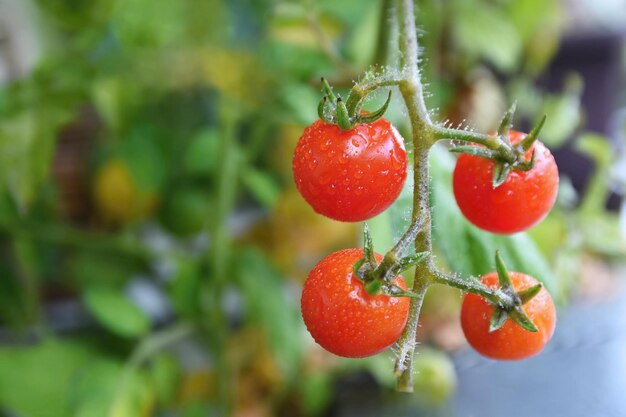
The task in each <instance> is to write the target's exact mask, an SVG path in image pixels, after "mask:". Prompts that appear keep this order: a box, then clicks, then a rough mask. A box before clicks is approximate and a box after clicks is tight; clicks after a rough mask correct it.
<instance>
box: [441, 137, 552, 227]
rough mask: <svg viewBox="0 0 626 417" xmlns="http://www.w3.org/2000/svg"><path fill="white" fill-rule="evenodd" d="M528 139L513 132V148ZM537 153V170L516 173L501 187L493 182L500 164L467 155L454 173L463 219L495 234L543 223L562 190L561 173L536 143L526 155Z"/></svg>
mask: <svg viewBox="0 0 626 417" xmlns="http://www.w3.org/2000/svg"><path fill="white" fill-rule="evenodd" d="M525 136H526V135H525V134H523V133H521V132H516V131H510V133H509V140H510V142H511V144H512V145H516V144H518V143H520V142H521V141H522V140H523V139H524V137H525ZM533 152H534V166H533V167H532V168H531V169H529V170H528V171H518V170H514V171H513V172H511V173H510V174H509V175H508V177H507V178H506V180H505V181H504V182H503V183H502V184H501V185H500V186H498V187H494V186H493V183H492V178H493V175H494V168H495V166H496V163H495V162H494V161H492V160H490V159H487V158H482V157H480V156H476V155H469V154H463V155H461V156H460V157H459V159H458V160H457V163H456V167H455V169H454V176H453V188H454V196H455V198H456V201H457V204H458V206H459V208H460V209H461V212H463V215H464V216H465V217H466V218H467V219H468V220H469V221H470V222H472V223H473V224H474V225H475V226H477V227H479V228H481V229H484V230H487V231H490V232H493V233H503V234H508V233H516V232H521V231H523V230H526V229H528V228H530V227H532V226H534V225H535V224H537V223H539V222H540V221H541V220H543V218H544V217H545V216H546V215H547V214H548V212H549V211H550V209H551V208H552V206H553V205H554V202H555V200H556V195H557V191H558V187H559V173H558V169H557V167H556V163H555V161H554V157H553V156H552V154H551V153H550V150H548V148H546V147H545V146H544V145H543V143H541V142H539V141H536V142H535V143H534V144H533V146H532V148H530V149H529V150H528V151H527V152H526V153H525V157H526V158H527V159H530V158H531V155H532V154H533Z"/></svg>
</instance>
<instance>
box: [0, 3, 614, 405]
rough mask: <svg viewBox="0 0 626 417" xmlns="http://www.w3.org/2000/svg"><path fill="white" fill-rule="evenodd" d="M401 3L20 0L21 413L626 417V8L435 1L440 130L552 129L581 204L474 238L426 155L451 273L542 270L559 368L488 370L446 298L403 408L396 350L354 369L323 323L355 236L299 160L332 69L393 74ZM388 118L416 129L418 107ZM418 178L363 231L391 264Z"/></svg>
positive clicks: (6, 92) (426, 10) (12, 264)
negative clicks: (323, 284)
mask: <svg viewBox="0 0 626 417" xmlns="http://www.w3.org/2000/svg"><path fill="white" fill-rule="evenodd" d="M388 3H390V1H388V0H379V1H369V2H363V1H359V0H320V1H313V0H310V1H306V0H303V1H290V2H288V1H278V0H256V1H252V0H249V1H245V0H231V1H225V0H222V1H220V0H204V1H198V0H177V1H167V0H158V1H157V0H0V416H2V417H64V416H80V417H92V416H93V417H99V416H106V417H135V416H138V417H148V416H181V417H203V416H236V417H266V416H289V417H298V416H370V415H371V416H409V415H410V416H467V417H469V416H487V417H489V416H499V415H504V414H507V415H509V416H517V415H529V414H530V415H536V416H539V415H551V416H561V415H562V416H570V417H571V416H596V415H602V416H618V415H624V413H625V410H626V400H625V399H624V398H623V392H624V390H626V295H624V291H623V283H622V281H621V280H620V275H624V274H623V272H624V267H623V265H624V261H625V260H626V240H625V238H626V204H622V198H621V196H622V194H623V193H624V192H625V191H626V156H625V155H626V154H625V152H626V107H624V106H626V88H625V87H626V86H625V84H624V74H625V64H626V59H625V58H624V39H625V37H626V23H625V22H626V2H625V1H624V0H603V1H594V0H568V1H559V0H417V1H416V5H417V9H418V16H417V21H418V25H419V27H420V28H421V29H422V30H423V32H422V36H421V38H420V40H421V43H422V46H423V58H422V61H421V64H422V68H423V75H424V78H425V81H426V82H427V88H426V89H427V91H428V93H429V95H428V105H429V108H431V109H432V110H433V117H434V118H435V119H436V120H439V121H446V122H447V123H450V124H452V125H454V126H457V125H458V126H461V127H468V128H473V129H477V130H481V131H489V130H493V129H494V128H495V127H496V126H497V124H498V121H499V119H500V117H501V115H502V114H503V112H504V110H505V109H506V108H507V107H508V106H509V105H510V103H511V102H512V101H513V100H517V103H518V112H517V116H516V117H517V119H516V122H515V126H516V127H517V128H518V129H520V130H524V129H526V130H527V129H528V128H529V126H532V124H533V123H534V122H536V121H537V120H538V119H539V118H540V117H541V116H542V115H543V114H547V115H548V121H547V124H546V126H545V128H544V130H543V134H542V140H543V141H544V142H545V143H546V144H547V145H548V146H549V147H551V149H552V150H553V152H554V154H555V156H556V158H557V163H558V165H559V167H560V169H561V187H560V193H559V199H558V202H557V205H556V207H555V209H554V210H553V211H552V213H551V214H550V215H549V217H548V218H547V219H546V220H545V221H544V222H543V223H541V224H540V225H539V226H537V227H535V228H533V229H531V230H530V231H529V232H528V233H523V234H517V235H513V236H510V237H503V236H493V235H489V234H487V233H483V232H481V231H479V230H477V229H475V228H474V227H472V226H470V225H469V224H468V223H467V222H466V221H465V220H464V219H463V218H462V216H461V214H460V212H459V210H458V209H457V207H456V205H455V203H454V198H453V196H452V191H451V181H450V179H451V170H452V168H453V166H454V159H453V157H452V156H450V155H448V153H447V152H446V151H445V147H444V146H437V147H436V148H435V149H434V150H433V154H432V160H431V164H432V201H433V207H434V213H433V216H434V238H435V251H436V253H437V260H438V262H439V263H440V266H441V268H444V269H446V270H449V271H457V272H462V273H464V274H475V275H478V274H482V273H485V272H488V271H491V270H493V269H494V266H493V264H492V262H493V261H492V257H493V253H494V251H495V249H496V248H499V249H501V250H502V251H503V255H504V259H505V261H506V262H507V264H508V266H509V268H510V269H511V270H520V271H524V272H527V273H529V274H531V275H534V276H536V277H537V278H539V279H540V280H542V281H543V282H544V283H545V285H546V287H547V288H548V289H549V290H550V291H551V293H552V294H553V296H554V298H555V299H556V300H557V302H558V303H559V306H560V323H559V324H558V326H557V327H558V329H557V334H556V335H555V338H554V340H553V341H552V342H551V344H550V345H548V347H547V349H546V351H545V352H544V353H543V354H542V355H540V356H539V357H536V358H533V359H531V360H529V361H525V362H523V363H495V362H491V361H489V360H486V359H481V358H480V357H478V356H477V355H476V354H475V353H473V352H471V351H470V350H469V349H468V348H467V346H466V344H465V341H464V339H463V335H462V333H461V331H460V325H459V321H458V311H459V305H460V301H461V296H460V293H459V292H458V291H457V290H453V289H448V288H442V287H433V288H432V289H431V290H430V291H429V293H428V297H427V300H426V304H425V308H424V313H423V316H422V320H421V327H420V330H419V332H418V333H419V338H420V342H421V346H420V349H419V350H420V353H419V355H418V356H417V357H416V361H415V362H416V375H415V391H416V393H415V394H414V395H410V396H409V395H400V394H397V393H394V391H393V387H394V378H393V375H392V356H391V353H383V354H380V355H377V356H375V357H371V358H367V359H359V360H355V359H350V360H348V359H341V358H338V357H335V356H333V355H331V354H328V353H326V352H324V351H323V350H322V349H321V348H319V347H318V346H317V345H315V343H314V342H313V341H312V339H311V337H310V336H309V335H308V333H307V332H306V329H305V328H304V325H303V323H302V319H301V317H300V311H299V295H300V291H301V286H302V282H303V280H304V279H305V278H306V274H307V273H308V271H309V269H310V268H311V267H312V266H313V265H314V264H315V263H316V262H317V261H318V260H319V259H321V258H322V257H323V256H325V255H326V254H328V253H330V252H332V251H334V250H337V249H340V248H345V247H354V246H356V245H360V244H361V243H360V232H361V225H360V224H346V223H339V222H334V221H331V220H328V219H326V218H323V217H321V216H318V215H316V214H315V213H314V212H313V211H312V210H311V209H310V208H309V207H308V206H307V205H306V203H305V202H304V201H303V200H302V198H301V197H300V196H299V194H298V193H297V191H296V189H295V186H294V184H293V181H292V177H291V153H292V151H293V149H294V147H295V144H296V142H297V140H298V137H299V135H300V133H301V131H302V129H303V128H304V127H305V126H306V125H308V124H310V123H311V122H313V121H314V120H315V119H316V117H317V116H316V108H317V103H318V100H319V99H320V97H321V93H320V85H319V78H320V76H325V77H327V78H329V79H330V81H331V83H332V84H333V85H334V86H335V87H336V88H337V89H338V90H339V91H342V92H345V91H347V90H348V89H349V88H350V87H351V85H352V82H353V80H355V79H358V77H359V76H361V75H362V74H363V73H364V72H365V71H368V70H369V69H370V68H371V67H372V66H378V68H380V67H381V66H384V65H385V64H386V63H388V62H393V61H394V54H395V53H397V48H396V47H395V46H394V45H392V44H390V39H391V40H393V38H394V34H393V31H391V32H392V33H391V35H389V31H387V30H386V29H387V27H388V25H389V22H390V20H389V16H388V15H387V14H386V12H385V10H386V7H387V6H388ZM385 96H386V93H384V92H381V93H380V94H378V95H375V96H374V97H373V98H372V99H371V100H370V105H371V108H376V106H377V105H379V104H380V102H381V100H382V99H384V98H385ZM386 117H388V118H389V119H390V120H391V121H392V122H393V123H394V124H395V125H396V126H398V128H399V129H400V131H401V132H402V133H403V134H404V136H405V137H408V133H407V132H408V128H409V126H408V125H407V122H408V120H407V117H406V113H405V110H404V109H403V106H402V103H401V102H400V100H399V94H395V98H394V101H393V102H392V105H391V107H390V109H389V111H388V113H387V116H386ZM407 145H408V144H407ZM409 178H410V176H409ZM410 186H411V184H410V183H409V184H407V186H406V190H405V191H406V192H403V194H402V196H401V197H400V198H399V200H398V201H397V202H396V203H395V204H394V205H393V206H392V208H391V209H390V210H389V211H387V212H386V213H383V214H382V215H380V216H379V217H377V218H375V219H373V220H372V221H371V222H369V226H370V229H371V230H372V233H373V236H374V244H375V246H376V248H377V250H378V251H379V252H384V251H385V250H387V249H388V248H390V247H391V246H392V244H393V241H394V238H395V237H397V236H399V234H400V233H401V232H402V231H403V230H404V228H405V227H406V226H407V221H408V213H409V211H410V204H411V196H410ZM620 271H621V272H620ZM407 275H410V274H407Z"/></svg>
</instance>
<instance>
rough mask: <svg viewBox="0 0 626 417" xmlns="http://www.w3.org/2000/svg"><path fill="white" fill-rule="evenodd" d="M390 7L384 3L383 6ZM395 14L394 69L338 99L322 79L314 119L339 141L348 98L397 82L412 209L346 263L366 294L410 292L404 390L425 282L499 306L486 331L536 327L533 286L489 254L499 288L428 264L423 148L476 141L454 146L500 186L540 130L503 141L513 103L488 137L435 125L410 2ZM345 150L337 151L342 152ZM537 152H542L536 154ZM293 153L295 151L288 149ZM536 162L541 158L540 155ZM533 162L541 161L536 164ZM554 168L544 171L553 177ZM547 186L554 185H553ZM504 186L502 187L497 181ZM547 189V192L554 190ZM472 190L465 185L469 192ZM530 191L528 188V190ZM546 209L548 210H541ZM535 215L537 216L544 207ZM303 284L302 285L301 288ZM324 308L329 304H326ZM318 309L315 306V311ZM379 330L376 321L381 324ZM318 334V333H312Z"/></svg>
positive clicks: (401, 377)
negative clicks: (409, 277) (384, 238)
mask: <svg viewBox="0 0 626 417" xmlns="http://www.w3.org/2000/svg"><path fill="white" fill-rule="evenodd" d="M387 6H388V7H390V4H387ZM395 7H396V8H397V13H395V14H392V16H391V17H390V18H391V21H392V22H393V23H392V24H390V25H389V29H388V30H390V31H391V30H392V29H393V27H394V25H397V26H398V27H399V50H400V57H399V58H400V62H399V64H398V67H397V68H396V69H391V68H384V69H383V70H382V71H381V72H380V73H375V72H370V73H368V74H367V75H366V76H365V77H363V78H362V79H361V80H360V81H358V82H357V83H356V84H355V85H354V87H353V88H352V89H351V90H350V94H349V96H348V98H347V99H346V102H345V104H344V102H343V101H342V100H341V98H336V97H335V95H334V93H333V92H332V91H331V90H330V88H329V87H328V86H327V85H326V84H325V85H324V91H325V93H326V95H325V97H324V98H323V99H322V101H321V102H320V105H319V109H320V111H319V113H320V117H321V118H322V119H324V120H325V121H326V122H334V123H337V125H338V126H339V127H340V128H341V129H343V130H347V131H348V132H347V134H346V138H349V135H348V134H349V133H350V132H351V129H353V128H354V126H355V125H356V124H357V123H359V122H360V121H363V120H360V119H359V118H360V117H361V114H360V112H358V111H354V110H353V109H354V107H355V106H354V103H362V102H363V101H364V99H365V98H366V97H367V96H368V95H369V94H370V93H372V92H374V91H376V90H378V89H380V88H382V87H389V86H397V87H398V89H399V91H400V93H401V94H402V98H403V100H404V103H405V105H406V109H407V112H408V117H409V119H410V122H411V131H412V132H411V136H412V144H413V153H414V154H413V164H414V165H413V172H414V183H413V211H412V216H411V224H410V226H409V227H408V229H407V230H406V231H405V232H404V234H403V235H402V237H401V238H400V239H399V241H398V242H397V243H396V245H395V246H394V247H393V249H391V250H390V251H389V252H387V253H386V254H385V256H384V257H383V258H382V260H380V261H379V260H377V259H375V257H374V255H373V253H374V252H373V245H372V241H371V238H370V236H369V232H368V230H367V228H366V229H365V249H364V252H363V258H362V259H361V260H358V261H357V260H354V272H355V273H356V274H357V276H358V277H359V278H360V279H361V280H362V282H363V285H364V287H365V289H366V291H367V292H368V293H369V294H374V295H375V294H379V293H382V294H383V295H386V296H400V297H410V298H411V301H410V310H409V317H408V321H407V324H406V326H405V328H404V331H403V332H402V335H401V336H400V338H399V339H398V341H397V347H396V349H395V351H396V355H397V357H396V362H395V373H396V375H397V377H398V384H397V387H398V389H399V390H400V391H412V390H413V384H412V361H413V355H414V352H415V337H416V332H417V327H418V320H419V315H420V310H421V306H422V302H423V299H424V296H425V294H426V291H427V290H428V287H429V286H430V285H432V284H445V285H449V286H452V287H456V288H460V289H463V290H464V291H467V292H470V293H474V294H477V295H479V296H480V297H482V298H484V299H486V300H487V301H488V302H490V303H492V304H494V305H497V306H499V307H500V308H499V309H497V310H496V312H495V313H494V314H493V318H492V321H493V322H497V325H496V326H494V327H493V328H492V329H491V330H493V331H497V329H498V328H499V327H500V326H501V325H502V324H503V323H504V322H505V321H506V320H507V319H508V318H510V319H512V321H514V322H515V324H514V325H519V326H520V329H522V328H523V329H522V331H524V332H528V333H529V334H531V333H532V332H536V331H537V328H536V327H535V325H534V324H533V323H532V321H531V320H530V319H529V318H528V316H527V315H526V313H525V312H524V310H523V309H522V308H520V307H519V305H520V300H524V301H527V300H526V299H530V298H532V297H534V296H536V295H537V292H538V291H539V290H540V289H541V286H537V287H533V289H532V290H528V291H526V292H524V291H522V292H517V291H515V290H514V289H513V287H512V286H511V285H510V283H509V282H508V278H507V279H505V278H504V277H508V275H507V273H506V270H505V268H504V266H503V264H502V262H501V260H500V258H499V256H497V264H498V265H497V266H498V271H499V272H500V273H501V276H503V278H502V279H501V287H502V288H495V289H494V288H492V287H490V286H487V285H485V284H484V283H482V282H480V281H478V280H473V279H471V278H470V279H463V278H460V277H459V276H457V275H448V274H445V273H443V272H442V271H441V270H440V269H439V268H438V267H437V266H436V265H435V262H434V256H433V252H432V237H431V231H432V220H431V207H430V201H429V181H430V178H429V160H428V158H429V153H430V149H431V147H432V146H433V145H434V144H435V143H436V142H437V141H439V140H442V139H455V140H457V141H465V142H469V143H473V144H477V145H480V146H482V147H476V146H457V147H455V148H454V150H455V151H457V152H463V153H469V154H470V155H474V156H480V157H482V158H488V159H490V160H492V161H493V162H492V164H494V165H495V167H494V166H492V168H491V172H490V174H491V178H490V179H491V184H492V187H493V188H498V187H502V186H503V184H506V181H507V180H508V178H509V176H511V175H517V173H514V172H515V171H522V172H532V170H533V169H534V168H535V166H536V164H537V161H536V158H533V157H530V158H529V157H527V153H528V151H529V150H530V149H531V148H532V147H533V146H537V145H536V140H537V138H538V135H539V132H540V130H541V127H542V126H543V123H544V120H545V119H542V120H541V122H540V123H539V124H538V126H537V127H536V128H535V129H533V131H532V132H531V133H530V134H529V135H527V136H526V137H525V138H524V139H523V140H522V141H520V142H519V144H517V143H512V142H511V141H510V140H509V135H510V129H511V125H512V119H513V115H514V111H515V106H512V107H511V108H510V109H509V110H508V111H507V112H506V114H505V115H504V117H503V119H502V121H501V123H500V126H499V128H498V130H497V133H496V134H495V135H485V134H480V133H475V132H471V131H467V130H461V129H452V128H449V127H446V126H444V125H441V124H439V123H435V122H433V121H432V120H431V117H430V112H429V111H428V109H427V107H426V102H425V98H424V91H423V86H422V82H421V74H420V70H419V67H418V58H419V45H418V36H417V31H416V27H415V15H414V4H413V1H412V0H398V1H397V2H396V4H395ZM388 101H389V98H388V99H387V102H386V103H385V104H384V105H383V107H382V108H381V111H376V112H374V113H373V114H374V115H375V117H372V118H368V119H367V120H365V122H366V123H372V122H373V121H375V119H376V118H379V117H381V116H382V113H383V112H384V109H385V108H386V107H387V103H388ZM328 102H330V111H329V112H325V111H324V108H325V106H326V105H327V103H328ZM344 152H345V151H344ZM542 156H543V155H542ZM296 157H297V154H296ZM540 159H542V158H540ZM540 166H541V165H540ZM554 176H555V173H551V177H552V178H554ZM553 184H554V186H555V185H556V183H554V182H553ZM505 186H506V185H505ZM554 188H555V187H553V189H552V191H554ZM471 191H472V190H471V189H470V190H468V192H471ZM531 193H532V191H531ZM548 197H549V198H548V200H550V201H549V202H550V204H549V206H551V204H552V200H553V198H554V193H553V192H552V193H551V194H550V195H549V196H548ZM548 209H549V207H548ZM543 211H544V212H543V213H541V214H542V215H544V214H545V211H547V210H543ZM412 241H413V242H414V253H413V254H410V255H408V256H405V252H406V250H407V248H408V247H409V244H410V242H412ZM411 266H414V267H415V274H414V279H413V286H412V289H411V290H410V291H409V292H407V291H403V290H399V289H398V288H397V287H395V285H394V284H393V279H394V277H395V276H397V274H398V273H399V272H400V271H402V270H404V269H407V268H408V267H411ZM306 285H307V284H305V287H306ZM330 309H331V311H332V304H331V305H330ZM322 311H323V310H322ZM318 320H319V321H320V322H326V323H327V322H328V320H329V317H324V319H323V320H322V319H318ZM382 328H384V326H383V327H382ZM317 337H318V338H319V334H318V335H317ZM529 337H532V336H529Z"/></svg>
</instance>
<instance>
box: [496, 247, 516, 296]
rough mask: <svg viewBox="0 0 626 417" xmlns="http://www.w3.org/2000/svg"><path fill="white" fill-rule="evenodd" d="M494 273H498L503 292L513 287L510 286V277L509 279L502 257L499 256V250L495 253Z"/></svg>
mask: <svg viewBox="0 0 626 417" xmlns="http://www.w3.org/2000/svg"><path fill="white" fill-rule="evenodd" d="M496 271H497V273H498V282H499V284H500V288H501V289H503V290H505V291H506V290H508V289H511V288H513V285H512V284H511V277H509V271H507V269H506V265H504V261H503V260H502V256H500V251H499V250H497V251H496Z"/></svg>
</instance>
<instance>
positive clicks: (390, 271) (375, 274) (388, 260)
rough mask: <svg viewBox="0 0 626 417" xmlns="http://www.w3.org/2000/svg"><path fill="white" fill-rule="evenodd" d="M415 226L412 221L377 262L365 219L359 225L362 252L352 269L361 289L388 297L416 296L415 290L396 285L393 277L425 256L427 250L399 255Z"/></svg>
mask: <svg viewBox="0 0 626 417" xmlns="http://www.w3.org/2000/svg"><path fill="white" fill-rule="evenodd" d="M419 230H420V228H419V225H412V227H410V228H409V230H408V231H407V233H406V234H405V235H404V236H402V238H400V240H399V241H398V243H397V244H396V245H395V246H394V248H393V249H391V250H390V251H389V252H387V253H386V254H385V256H384V257H383V260H382V261H381V262H380V263H377V262H376V258H375V256H374V244H373V242H372V236H371V234H370V232H369V228H368V227H367V223H366V224H365V225H364V226H363V240H364V247H363V254H364V256H363V258H362V259H360V260H359V261H357V262H356V263H355V264H354V267H353V270H354V274H355V275H356V276H357V277H358V279H360V280H361V282H363V286H364V288H365V291H366V292H367V293H368V294H369V295H377V294H383V295H387V296H389V297H409V298H415V297H417V295H416V294H414V293H412V292H410V291H406V290H404V289H402V288H400V287H398V286H397V285H395V284H394V283H393V281H394V279H395V278H396V277H397V276H398V275H400V274H401V273H402V272H404V271H406V270H407V269H409V268H412V267H413V266H415V265H417V264H418V263H419V262H421V261H422V260H424V259H425V258H426V257H427V255H428V252H418V253H413V254H410V255H407V256H402V252H404V250H406V247H407V246H408V245H407V244H406V242H408V241H411V240H413V239H415V235H416V234H417V232H418V231H419Z"/></svg>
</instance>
